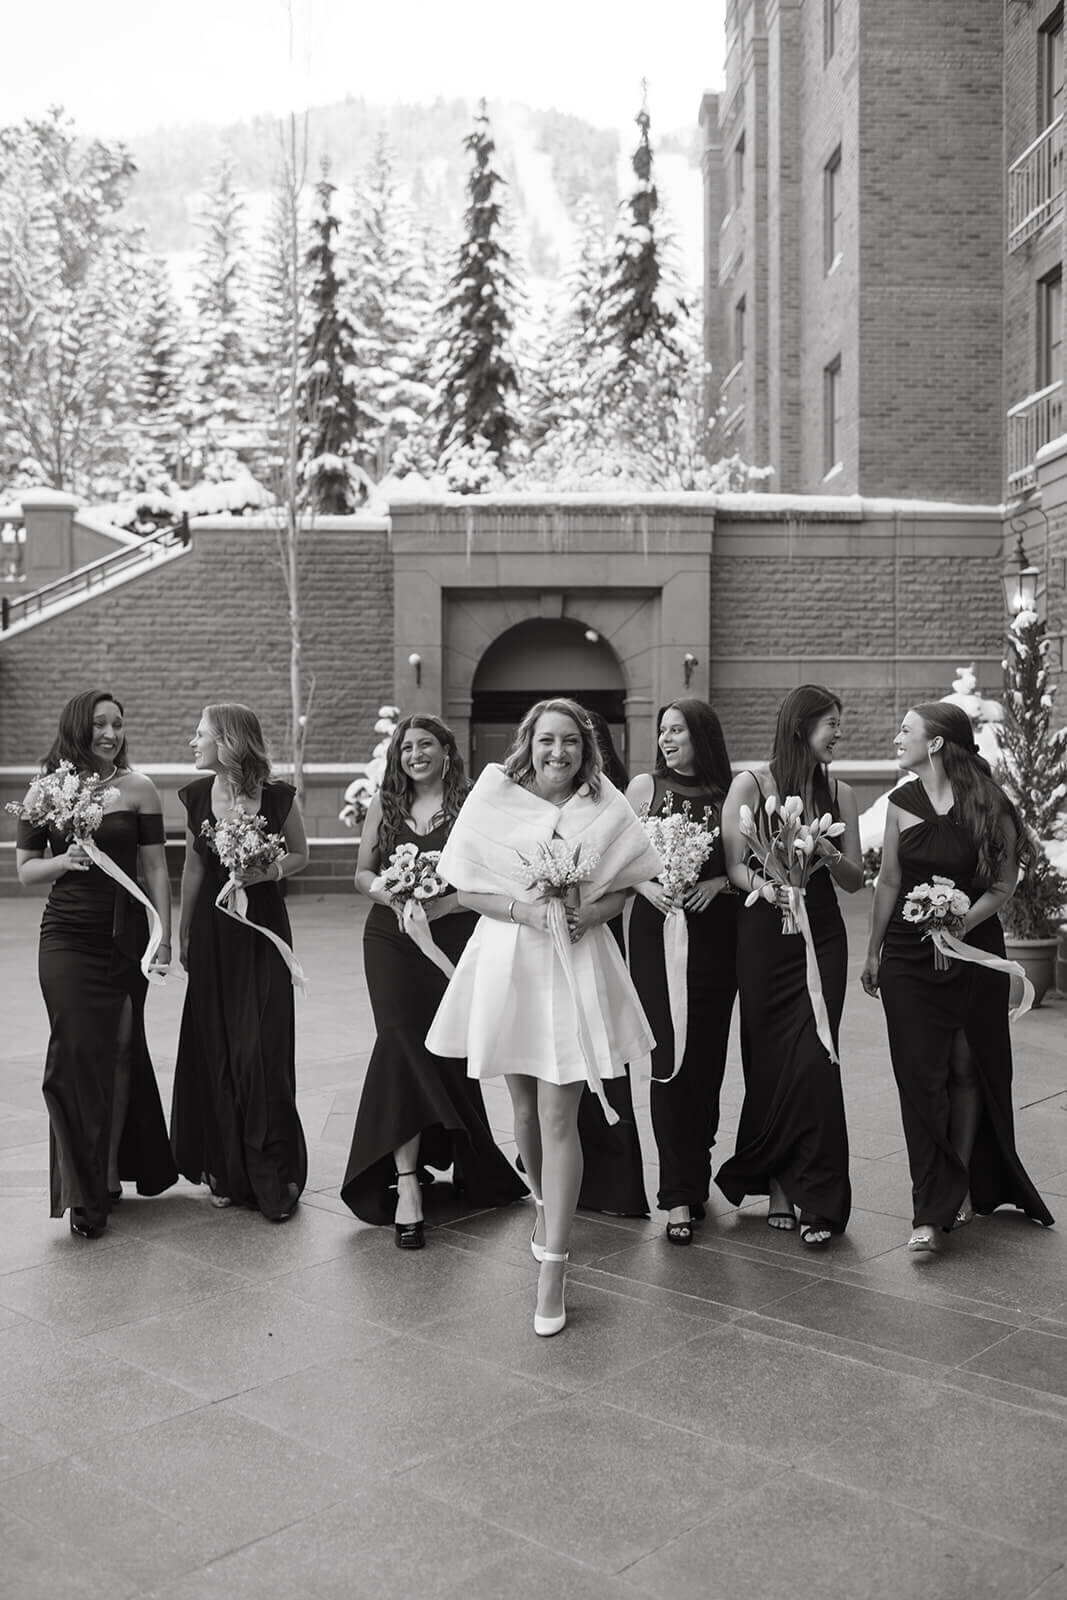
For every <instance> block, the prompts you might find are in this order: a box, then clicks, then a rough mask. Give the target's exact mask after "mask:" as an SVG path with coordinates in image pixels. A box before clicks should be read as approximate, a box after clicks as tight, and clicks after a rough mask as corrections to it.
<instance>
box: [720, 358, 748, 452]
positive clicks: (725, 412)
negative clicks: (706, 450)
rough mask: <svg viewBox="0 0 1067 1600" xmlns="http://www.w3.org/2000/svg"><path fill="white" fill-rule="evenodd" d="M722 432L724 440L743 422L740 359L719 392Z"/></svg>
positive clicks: (742, 379) (742, 361)
mask: <svg viewBox="0 0 1067 1600" xmlns="http://www.w3.org/2000/svg"><path fill="white" fill-rule="evenodd" d="M719 405H720V407H721V415H722V430H723V434H724V435H725V437H726V438H728V439H729V438H732V436H733V435H734V434H735V433H736V432H737V430H738V429H739V428H740V426H741V424H742V423H743V422H744V420H745V363H744V360H743V359H742V360H741V361H738V362H737V363H736V364H735V365H734V366H732V367H731V368H730V370H729V372H728V373H727V374H726V376H725V378H724V379H723V380H722V385H721V387H720V390H719Z"/></svg>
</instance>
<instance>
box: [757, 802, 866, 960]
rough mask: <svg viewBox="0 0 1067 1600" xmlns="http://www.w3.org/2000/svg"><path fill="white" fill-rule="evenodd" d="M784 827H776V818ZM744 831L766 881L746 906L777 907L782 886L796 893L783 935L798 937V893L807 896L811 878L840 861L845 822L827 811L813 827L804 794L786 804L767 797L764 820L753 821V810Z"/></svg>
mask: <svg viewBox="0 0 1067 1600" xmlns="http://www.w3.org/2000/svg"><path fill="white" fill-rule="evenodd" d="M776 815H777V817H778V818H779V824H778V827H777V828H776V827H775V826H774V819H775V816H776ZM740 821H741V832H742V833H743V835H744V836H745V838H746V839H747V840H748V844H749V849H750V850H751V852H752V854H753V855H754V856H755V857H756V859H757V861H758V862H759V864H760V869H761V871H762V872H763V875H764V877H765V878H767V879H769V882H768V883H766V884H765V885H764V886H763V887H762V888H761V889H753V891H752V893H751V894H750V895H749V896H748V898H747V900H746V901H745V905H746V906H750V905H752V904H753V903H754V902H755V901H756V900H759V899H760V898H761V897H762V898H763V899H764V900H769V901H771V902H772V904H773V902H774V900H775V899H776V898H777V890H778V888H779V886H784V887H785V888H787V889H789V890H790V891H796V892H795V893H794V892H791V893H790V896H789V901H790V903H789V905H788V906H786V907H784V908H783V910H782V932H783V933H799V932H800V931H801V928H800V919H799V916H798V913H797V904H796V901H797V893H799V894H803V893H804V891H805V889H806V888H807V886H808V883H809V881H810V879H811V876H812V874H813V873H814V872H816V871H817V870H818V869H819V867H821V866H824V865H825V864H826V862H827V861H836V860H837V858H838V856H839V855H840V854H841V852H840V851H839V850H838V848H837V846H836V845H835V844H834V843H833V841H834V840H835V839H837V838H839V837H840V835H841V834H843V833H844V831H845V824H844V823H843V822H835V821H834V819H833V817H832V816H831V815H830V813H829V812H828V811H826V812H824V813H823V815H822V816H821V817H817V818H816V819H815V821H814V822H805V821H804V802H803V801H802V800H801V798H800V796H799V795H795V794H791V795H787V796H786V798H785V799H784V800H782V801H778V800H777V799H776V798H775V796H774V795H773V794H772V795H768V796H767V799H766V800H765V802H764V806H763V811H762V813H761V815H760V816H759V818H758V819H757V818H756V817H754V816H753V814H752V810H751V808H750V807H749V806H745V805H743V806H742V807H741V810H740Z"/></svg>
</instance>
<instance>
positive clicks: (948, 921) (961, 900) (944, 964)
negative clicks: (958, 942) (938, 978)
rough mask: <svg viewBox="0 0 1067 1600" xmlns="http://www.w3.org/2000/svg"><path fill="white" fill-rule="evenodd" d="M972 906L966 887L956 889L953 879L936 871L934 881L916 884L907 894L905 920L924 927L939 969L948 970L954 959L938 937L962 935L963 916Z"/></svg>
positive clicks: (924, 935) (923, 934)
mask: <svg viewBox="0 0 1067 1600" xmlns="http://www.w3.org/2000/svg"><path fill="white" fill-rule="evenodd" d="M970 908H971V902H970V899H969V898H968V896H967V895H965V894H964V892H963V890H962V889H957V888H956V885H955V883H954V882H953V880H952V879H951V878H939V877H937V876H936V874H935V876H934V878H933V881H932V882H930V883H917V884H916V885H915V887H914V889H911V890H909V891H908V893H907V894H906V895H905V896H904V905H903V908H902V909H903V916H904V921H905V922H914V923H915V924H916V926H918V927H921V928H922V937H923V938H924V939H929V940H931V942H932V943H933V947H934V966H935V968H936V969H937V971H938V972H946V971H947V970H948V968H949V966H950V964H951V959H952V958H951V957H950V956H949V955H948V954H947V952H946V951H945V950H944V949H942V946H941V943H940V942H939V940H938V939H937V937H936V936H937V934H939V933H942V934H944V933H951V934H952V935H953V936H954V937H955V938H957V939H958V938H960V937H961V935H962V933H963V918H964V915H965V914H966V913H967V912H968V911H969V910H970Z"/></svg>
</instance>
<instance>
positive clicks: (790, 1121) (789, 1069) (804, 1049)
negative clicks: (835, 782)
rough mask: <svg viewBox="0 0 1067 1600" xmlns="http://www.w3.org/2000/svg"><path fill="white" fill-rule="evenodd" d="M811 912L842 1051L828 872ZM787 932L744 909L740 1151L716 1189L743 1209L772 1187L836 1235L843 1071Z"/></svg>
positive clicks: (760, 904) (848, 1196) (838, 951)
mask: <svg viewBox="0 0 1067 1600" xmlns="http://www.w3.org/2000/svg"><path fill="white" fill-rule="evenodd" d="M762 805H763V796H762V793H761V796H760V806H761V807H762ZM807 910H808V921H809V923H810V924H811V932H812V938H813V940H814V944H815V952H816V956H817V959H818V963H819V977H820V981H821V984H822V991H823V997H824V999H825V1001H826V1009H827V1012H828V1013H829V1018H830V1033H831V1037H832V1038H833V1041H834V1048H835V1049H836V1048H837V1037H838V1029H839V1027H840V1024H841V1013H842V1011H843V1010H844V1005H845V986H846V981H847V976H848V939H847V936H846V934H845V924H844V921H843V919H842V916H841V909H840V907H839V906H838V903H837V894H836V892H835V890H834V884H833V879H832V878H831V877H830V874H829V873H828V872H827V871H826V869H825V868H822V869H821V870H820V871H818V872H817V873H816V874H815V876H814V877H813V878H812V879H811V881H810V883H809V885H808V891H807ZM781 926H782V914H781V911H780V910H779V909H778V908H777V906H772V905H769V904H768V903H767V901H766V900H757V901H756V902H755V904H754V905H752V906H749V907H747V908H745V907H744V906H742V909H741V913H740V917H739V921H738V933H737V977H738V986H739V989H740V994H741V1058H742V1065H743V1068H744V1074H745V1100H744V1105H743V1106H742V1108H741V1120H740V1123H739V1125H738V1129H737V1148H736V1150H735V1152H734V1154H733V1155H732V1156H731V1157H730V1159H729V1161H727V1162H726V1163H725V1165H724V1166H722V1167H720V1169H719V1172H718V1175H717V1177H716V1179H715V1181H716V1183H717V1184H718V1185H719V1188H720V1189H721V1190H722V1192H723V1194H724V1195H725V1196H726V1198H727V1199H728V1200H730V1201H732V1203H733V1204H734V1205H740V1204H741V1202H742V1200H744V1198H745V1196H746V1195H750V1194H767V1193H768V1192H769V1184H770V1180H771V1179H772V1178H775V1179H776V1180H777V1181H778V1182H779V1183H780V1184H781V1186H782V1188H783V1189H784V1190H785V1192H786V1195H787V1196H788V1197H789V1199H790V1200H791V1202H792V1203H793V1205H795V1206H797V1207H799V1209H800V1211H801V1213H802V1214H803V1215H804V1216H806V1217H809V1218H810V1217H818V1218H822V1219H825V1221H826V1222H828V1223H829V1224H830V1227H831V1228H832V1229H833V1231H834V1232H835V1233H840V1232H842V1231H843V1229H844V1228H845V1225H846V1223H847V1222H848V1218H849V1213H850V1211H851V1209H852V1187H851V1184H850V1183H849V1176H848V1132H847V1129H846V1126H845V1102H844V1096H843V1094H842V1090H841V1069H840V1067H836V1066H835V1065H834V1063H833V1062H832V1061H831V1060H830V1057H829V1056H828V1055H827V1053H826V1051H825V1050H824V1049H823V1046H822V1044H821V1042H820V1040H819V1036H818V1033H817V1032H816V1030H815V1013H814V1012H813V1011H812V1008H811V996H810V995H809V993H808V984H807V976H806V971H805V966H806V962H805V951H804V937H803V935H802V934H799V933H792V934H783V933H782V931H781Z"/></svg>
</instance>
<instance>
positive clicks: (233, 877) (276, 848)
mask: <svg viewBox="0 0 1067 1600" xmlns="http://www.w3.org/2000/svg"><path fill="white" fill-rule="evenodd" d="M200 832H201V834H202V836H203V837H204V838H205V839H206V840H207V842H208V844H209V845H210V846H211V848H212V849H213V850H214V852H215V854H216V855H217V856H218V858H219V860H220V861H221V862H222V864H223V866H224V867H225V868H226V870H227V872H228V873H229V874H230V881H231V883H233V884H234V885H236V883H237V879H238V878H239V877H244V876H245V874H246V873H249V872H264V871H265V870H266V869H267V867H269V866H271V864H272V863H273V862H275V861H280V860H281V858H282V856H284V855H285V853H286V845H285V840H284V839H283V838H282V836H281V834H280V833H268V832H267V819H266V817H261V816H255V817H253V816H250V815H249V813H248V812H247V811H235V812H233V813H232V815H231V816H228V817H224V818H223V819H222V821H221V822H215V823H211V822H205V823H204V824H203V825H202V827H201V829H200Z"/></svg>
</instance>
